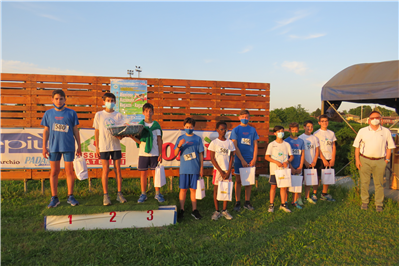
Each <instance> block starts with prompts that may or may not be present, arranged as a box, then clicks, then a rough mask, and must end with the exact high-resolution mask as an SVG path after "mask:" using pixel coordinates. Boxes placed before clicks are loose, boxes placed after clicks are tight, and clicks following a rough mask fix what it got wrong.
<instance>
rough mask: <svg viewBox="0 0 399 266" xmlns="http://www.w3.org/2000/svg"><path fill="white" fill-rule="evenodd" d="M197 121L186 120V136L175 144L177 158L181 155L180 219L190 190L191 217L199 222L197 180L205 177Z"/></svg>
mask: <svg viewBox="0 0 399 266" xmlns="http://www.w3.org/2000/svg"><path fill="white" fill-rule="evenodd" d="M194 127H195V120H194V119H193V118H191V117H187V118H186V119H184V131H185V134H184V135H181V136H180V137H178V138H177V141H176V143H175V152H174V153H175V156H177V155H179V154H180V170H179V187H180V192H179V201H180V211H179V213H178V218H179V219H182V218H183V216H184V203H185V202H186V194H187V190H188V189H190V198H191V205H192V208H193V211H192V213H191V215H192V216H193V217H194V218H195V219H196V220H199V219H201V218H202V215H201V214H200V213H199V211H198V210H197V199H196V197H195V193H196V189H197V180H198V179H199V178H200V177H202V176H203V171H204V168H203V164H204V144H203V143H202V139H201V138H200V137H199V136H197V135H195V134H194V133H193V132H194Z"/></svg>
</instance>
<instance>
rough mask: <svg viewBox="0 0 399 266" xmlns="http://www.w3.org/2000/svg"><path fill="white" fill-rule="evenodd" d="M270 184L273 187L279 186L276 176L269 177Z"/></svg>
mask: <svg viewBox="0 0 399 266" xmlns="http://www.w3.org/2000/svg"><path fill="white" fill-rule="evenodd" d="M269 183H270V184H271V185H277V180H276V176H275V175H270V177H269Z"/></svg>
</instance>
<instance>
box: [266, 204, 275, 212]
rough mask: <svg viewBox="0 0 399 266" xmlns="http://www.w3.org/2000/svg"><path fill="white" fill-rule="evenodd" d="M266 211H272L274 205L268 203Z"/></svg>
mask: <svg viewBox="0 0 399 266" xmlns="http://www.w3.org/2000/svg"><path fill="white" fill-rule="evenodd" d="M267 211H268V212H274V205H273V204H270V205H269V209H268V210H267Z"/></svg>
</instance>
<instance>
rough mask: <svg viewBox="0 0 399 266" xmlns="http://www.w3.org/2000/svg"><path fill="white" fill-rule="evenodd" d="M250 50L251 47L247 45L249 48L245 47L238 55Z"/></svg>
mask: <svg viewBox="0 0 399 266" xmlns="http://www.w3.org/2000/svg"><path fill="white" fill-rule="evenodd" d="M252 49H253V47H252V46H251V45H249V46H247V47H245V48H244V49H243V50H242V51H241V52H240V54H245V53H248V52H250V51H251V50H252Z"/></svg>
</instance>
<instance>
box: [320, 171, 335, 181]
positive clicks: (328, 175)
mask: <svg viewBox="0 0 399 266" xmlns="http://www.w3.org/2000/svg"><path fill="white" fill-rule="evenodd" d="M321 182H322V183H323V185H334V184H335V170H334V169H332V168H326V169H322V170H321Z"/></svg>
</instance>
